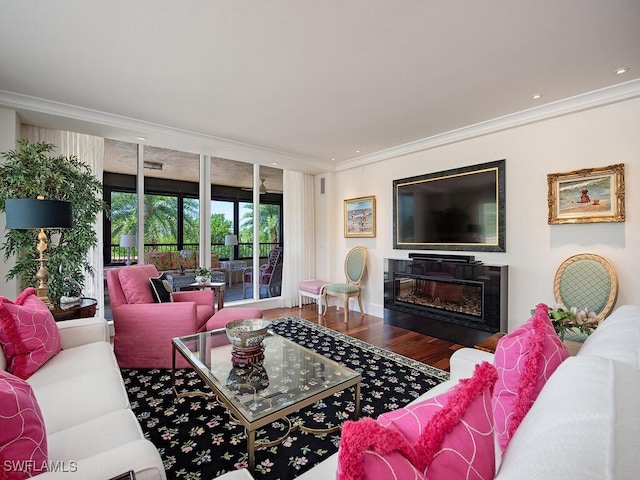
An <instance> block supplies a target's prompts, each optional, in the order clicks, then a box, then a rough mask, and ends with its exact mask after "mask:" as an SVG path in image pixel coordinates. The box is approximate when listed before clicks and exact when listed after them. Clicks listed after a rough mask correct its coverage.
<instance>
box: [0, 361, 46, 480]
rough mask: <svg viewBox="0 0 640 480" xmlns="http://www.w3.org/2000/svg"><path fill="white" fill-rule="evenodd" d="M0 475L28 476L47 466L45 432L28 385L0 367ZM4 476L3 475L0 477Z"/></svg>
mask: <svg viewBox="0 0 640 480" xmlns="http://www.w3.org/2000/svg"><path fill="white" fill-rule="evenodd" d="M0 419H2V428H0V469H1V470H2V472H0V478H10V479H12V480H14V479H15V480H18V479H20V480H21V479H24V478H30V477H32V476H34V475H38V474H40V473H42V472H44V471H46V469H47V435H46V432H45V427H44V420H43V419H42V413H41V412H40V407H38V402H37V401H36V397H35V395H34V394H33V391H32V390H31V386H30V385H29V384H28V383H27V382H25V381H24V380H22V379H20V378H18V377H14V376H13V375H11V374H10V373H8V372H5V371H4V370H0ZM3 475H4V476H3Z"/></svg>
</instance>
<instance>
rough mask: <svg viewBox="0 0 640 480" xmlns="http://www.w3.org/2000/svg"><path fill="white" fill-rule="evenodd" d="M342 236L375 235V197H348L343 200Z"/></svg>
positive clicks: (360, 236) (359, 236)
mask: <svg viewBox="0 0 640 480" xmlns="http://www.w3.org/2000/svg"><path fill="white" fill-rule="evenodd" d="M344 236H345V237H346V238H349V237H354V238H362V237H375V236H376V197H374V196H371V197H359V198H350V199H348V200H345V201H344Z"/></svg>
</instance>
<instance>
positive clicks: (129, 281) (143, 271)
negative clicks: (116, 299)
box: [118, 265, 158, 304]
mask: <svg viewBox="0 0 640 480" xmlns="http://www.w3.org/2000/svg"><path fill="white" fill-rule="evenodd" d="M157 276H158V270H157V269H156V267H155V266H154V265H134V266H131V267H125V268H121V269H120V270H118V279H119V280H120V287H121V288H122V291H123V292H124V296H125V297H126V299H127V303H129V304H131V303H154V300H153V293H152V292H151V285H150V283H149V279H150V278H151V277H157Z"/></svg>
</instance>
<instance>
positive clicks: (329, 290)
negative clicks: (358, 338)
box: [322, 247, 367, 323]
mask: <svg viewBox="0 0 640 480" xmlns="http://www.w3.org/2000/svg"><path fill="white" fill-rule="evenodd" d="M366 267H367V249H366V248H365V247H354V248H352V249H351V250H349V253H347V257H346V258H345V260H344V274H345V276H346V278H347V281H346V282H345V283H330V284H328V285H325V287H324V292H323V294H322V303H323V304H324V310H323V312H322V315H323V316H324V315H326V313H327V305H328V304H327V296H330V297H339V298H342V299H343V300H344V321H345V323H346V322H348V321H349V299H350V298H351V297H358V305H359V306H360V313H361V314H363V313H364V310H363V308H362V288H361V282H362V277H363V276H364V272H365V270H366Z"/></svg>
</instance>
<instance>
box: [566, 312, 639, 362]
mask: <svg viewBox="0 0 640 480" xmlns="http://www.w3.org/2000/svg"><path fill="white" fill-rule="evenodd" d="M586 355H598V356H601V357H605V358H609V359H611V360H616V361H618V362H623V363H626V364H627V365H631V366H633V367H635V368H640V306H638V305H624V306H621V307H618V308H617V309H616V310H615V311H614V312H613V313H612V314H611V315H610V316H609V317H608V318H607V319H606V320H605V321H604V322H602V324H600V326H599V327H598V328H596V330H595V331H594V332H593V333H592V334H591V335H590V336H589V337H587V339H586V340H585V342H584V345H582V348H581V349H580V350H579V351H578V356H580V357H582V356H586Z"/></svg>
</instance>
